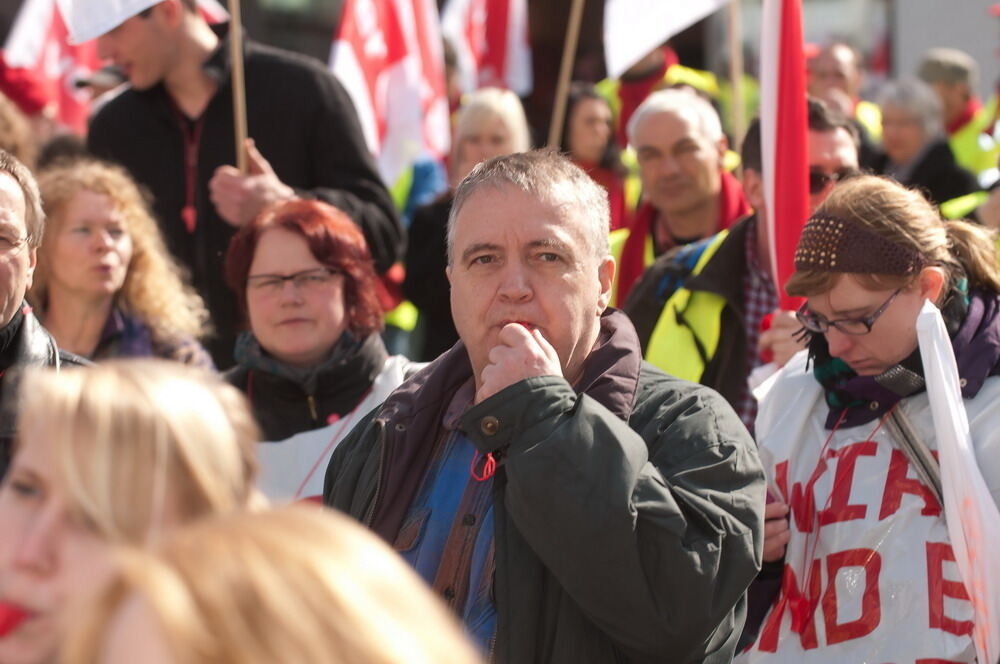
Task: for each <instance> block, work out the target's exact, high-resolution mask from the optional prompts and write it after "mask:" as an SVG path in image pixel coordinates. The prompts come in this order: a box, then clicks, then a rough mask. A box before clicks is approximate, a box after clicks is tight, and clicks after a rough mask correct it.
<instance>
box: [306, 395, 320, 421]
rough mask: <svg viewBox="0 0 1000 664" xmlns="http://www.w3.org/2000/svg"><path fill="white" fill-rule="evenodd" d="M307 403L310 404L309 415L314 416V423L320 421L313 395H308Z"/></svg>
mask: <svg viewBox="0 0 1000 664" xmlns="http://www.w3.org/2000/svg"><path fill="white" fill-rule="evenodd" d="M306 403H308V404H309V414H310V415H312V418H313V422H315V421H316V420H318V419H319V415H317V414H316V399H315V397H313V395H311V394H308V395H306Z"/></svg>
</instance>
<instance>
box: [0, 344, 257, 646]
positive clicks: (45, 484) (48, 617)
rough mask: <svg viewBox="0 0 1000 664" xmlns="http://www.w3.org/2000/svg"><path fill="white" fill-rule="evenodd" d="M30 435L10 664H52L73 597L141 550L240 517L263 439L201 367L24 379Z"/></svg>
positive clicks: (19, 486) (7, 522)
mask: <svg viewBox="0 0 1000 664" xmlns="http://www.w3.org/2000/svg"><path fill="white" fill-rule="evenodd" d="M21 380H22V381H23V382H22V383H21V384H20V386H21V388H22V389H21V391H20V394H21V395H22V400H21V403H20V408H19V411H18V419H19V423H20V428H19V430H20V435H19V438H18V440H17V442H16V445H15V452H14V457H13V459H12V462H11V466H10V469H9V471H8V473H7V475H6V476H5V477H4V480H3V482H2V483H0V533H3V536H2V537H0V662H3V663H4V664H13V663H24V664H30V663H33V662H47V661H51V659H52V657H53V656H54V654H55V651H56V649H57V647H58V644H59V642H60V638H61V634H62V630H63V627H64V625H65V620H66V615H67V612H68V611H69V610H70V609H69V608H67V607H68V605H69V604H70V603H71V601H76V600H79V599H80V598H84V597H86V596H87V595H88V594H90V593H92V592H93V591H94V590H95V589H96V588H98V587H99V586H100V585H101V584H102V583H103V582H104V581H106V580H107V579H108V578H109V577H110V576H111V574H112V571H113V566H112V562H111V561H112V554H111V552H112V548H113V545H133V546H142V545H144V544H146V543H149V542H153V541H156V540H158V539H159V538H160V537H161V536H162V534H163V532H164V531H167V530H169V529H171V528H173V527H175V526H177V525H179V524H182V523H187V522H190V521H192V520H195V519H198V518H200V517H204V516H207V515H210V514H220V513H227V512H234V511H239V510H242V509H244V508H246V507H248V506H250V505H253V504H256V503H257V502H258V501H260V500H261V499H260V498H258V497H257V494H256V492H255V489H254V483H255V479H256V461H255V457H254V444H255V442H256V441H257V440H258V438H259V433H258V430H257V426H256V424H255V423H254V421H253V417H252V416H251V414H250V411H249V408H248V406H247V404H246V401H245V400H244V398H243V395H242V394H240V393H239V392H238V391H237V390H236V389H235V388H233V387H230V386H229V385H226V384H224V383H223V382H222V381H221V380H220V379H218V378H217V377H215V376H213V375H211V374H209V373H207V372H204V371H202V370H200V369H194V368H189V367H185V366H183V365H180V364H177V363H174V362H166V361H163V360H154V359H144V360H112V361H109V362H108V363H106V364H103V365H98V366H94V367H90V368H85V369H80V370H76V371H64V372H62V373H59V374H56V373H55V372H53V371H50V370H36V369H32V370H28V371H26V372H25V374H24V375H23V377H22V378H21Z"/></svg>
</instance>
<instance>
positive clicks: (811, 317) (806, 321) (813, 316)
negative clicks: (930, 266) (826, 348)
mask: <svg viewBox="0 0 1000 664" xmlns="http://www.w3.org/2000/svg"><path fill="white" fill-rule="evenodd" d="M902 292H903V289H902V288H897V289H896V290H895V291H893V293H892V295H890V296H889V299H888V300H886V301H885V302H883V303H882V306H881V307H879V308H878V309H876V310H875V312H874V313H873V314H872V315H871V316H865V317H864V318H838V319H837V320H827V319H826V317H824V316H821V315H820V314H817V313H813V312H812V311H809V309H808V307H807V306H806V305H805V304H803V305H802V306H801V307H799V310H798V311H796V312H795V317H796V318H797V319H798V320H799V322H800V323H802V327H804V328H806V329H807V330H809V331H810V332H815V333H817V334H826V333H827V331H828V330H829V329H830V328H831V327H835V328H837V329H838V330H840V331H841V332H843V333H844V334H855V335H859V334H868V333H869V332H871V331H872V327H873V326H874V325H875V321H876V320H878V317H879V316H881V315H882V314H884V313H885V310H886V309H888V308H889V305H890V304H892V301H893V300H895V299H896V296H897V295H899V294H900V293H902Z"/></svg>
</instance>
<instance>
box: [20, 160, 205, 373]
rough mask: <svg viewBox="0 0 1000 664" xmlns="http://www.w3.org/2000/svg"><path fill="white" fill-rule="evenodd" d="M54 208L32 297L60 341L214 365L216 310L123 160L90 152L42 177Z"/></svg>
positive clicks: (105, 352) (109, 353) (78, 347)
mask: <svg viewBox="0 0 1000 664" xmlns="http://www.w3.org/2000/svg"><path fill="white" fill-rule="evenodd" d="M38 184H39V189H40V190H41V194H42V206H43V207H44V209H45V214H46V216H47V217H48V223H47V224H46V227H45V237H44V239H43V240H42V245H41V247H39V250H38V266H37V268H36V270H35V278H34V285H33V287H32V288H31V290H30V292H29V294H28V298H29V301H30V302H31V303H32V304H33V305H34V306H35V307H36V309H37V310H38V312H37V313H39V314H40V315H41V318H42V319H43V320H44V324H45V327H46V329H48V330H49V332H51V333H52V336H54V337H55V338H56V342H57V343H58V344H59V347H60V348H64V349H66V350H69V351H72V352H74V353H76V354H77V355H82V356H84V357H88V358H91V359H95V360H100V359H106V358H111V357H149V356H153V357H162V358H166V359H172V360H179V361H181V362H185V363H187V364H196V365H199V366H204V367H211V366H212V364H211V359H210V357H209V355H208V354H207V353H206V352H205V350H204V349H203V348H202V347H201V346H200V345H199V344H198V342H197V341H196V339H198V338H200V337H203V336H205V334H206V332H207V321H208V312H207V310H206V309H205V305H204V303H203V302H202V300H201V298H200V297H199V296H198V295H197V294H196V293H195V292H194V290H193V289H192V288H191V286H190V285H188V284H187V283H186V282H185V280H184V279H183V278H182V276H181V271H180V268H179V267H178V265H177V263H176V262H175V261H174V259H173V258H172V257H171V256H170V254H169V253H168V251H167V248H166V246H165V245H164V243H163V238H162V236H161V235H160V231H159V229H158V228H157V226H156V222H155V220H154V219H153V217H152V215H151V213H150V211H149V208H148V206H147V204H146V202H145V200H144V199H143V197H142V194H141V193H140V192H139V188H138V187H137V186H136V185H135V183H134V182H133V181H132V179H131V178H130V177H129V176H128V174H127V173H125V171H124V170H122V169H121V168H119V167H117V166H112V165H110V164H106V163H103V162H99V161H95V160H91V159H83V160H77V161H70V162H66V163H62V164H59V165H56V166H53V167H52V168H50V169H47V170H45V171H43V172H42V174H41V175H40V176H39V178H38Z"/></svg>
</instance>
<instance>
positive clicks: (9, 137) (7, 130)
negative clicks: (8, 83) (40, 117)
mask: <svg viewBox="0 0 1000 664" xmlns="http://www.w3.org/2000/svg"><path fill="white" fill-rule="evenodd" d="M0 148H3V149H4V150H7V151H8V152H10V153H11V154H12V155H14V156H15V157H17V159H18V160H19V161H20V162H21V163H22V164H24V165H26V166H27V167H28V168H34V166H35V159H36V157H37V156H38V144H37V143H36V142H35V137H34V135H33V133H32V131H31V124H30V121H29V120H28V117H27V116H26V115H25V114H24V113H22V112H21V110H20V109H19V108H18V107H17V105H16V104H14V102H13V101H11V99H10V97H8V96H6V95H5V94H3V93H2V92H0Z"/></svg>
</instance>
